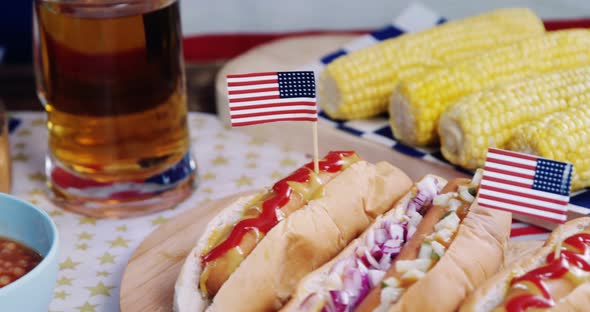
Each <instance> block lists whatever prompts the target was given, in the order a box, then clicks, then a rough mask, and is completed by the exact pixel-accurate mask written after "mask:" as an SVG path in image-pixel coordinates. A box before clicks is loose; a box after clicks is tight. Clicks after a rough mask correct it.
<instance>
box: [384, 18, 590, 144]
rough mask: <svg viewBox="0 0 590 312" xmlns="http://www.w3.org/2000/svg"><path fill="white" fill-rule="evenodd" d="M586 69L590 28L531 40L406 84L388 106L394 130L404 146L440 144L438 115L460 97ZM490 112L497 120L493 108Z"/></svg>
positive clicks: (465, 61) (473, 58) (491, 52)
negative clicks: (553, 73) (545, 75)
mask: <svg viewBox="0 0 590 312" xmlns="http://www.w3.org/2000/svg"><path fill="white" fill-rule="evenodd" d="M586 65H590V30H586V29H574V30H564V31H556V32H548V33H546V34H545V35H542V36H536V37H531V38H528V39H526V40H523V41H521V42H518V43H515V44H512V45H508V46H504V47H500V48H498V49H495V50H492V51H490V52H488V53H484V54H480V55H477V56H474V57H471V58H468V59H465V60H463V61H460V62H456V63H454V64H452V65H450V66H447V67H443V68H440V69H438V70H434V71H431V72H427V73H423V74H419V75H415V76H412V77H410V78H407V79H404V80H402V81H401V82H400V84H399V86H398V88H397V89H396V91H395V92H394V94H393V96H392V100H391V104H390V115H391V117H390V122H391V127H392V130H393V132H394V135H395V136H396V138H398V139H399V140H401V141H403V142H405V143H408V144H411V145H417V146H424V145H433V144H436V143H437V142H438V135H437V132H436V129H437V125H438V122H439V118H440V115H441V114H442V113H443V112H444V111H445V110H446V109H447V107H448V106H449V105H450V104H451V103H453V102H454V101H457V100H459V99H460V98H461V97H462V96H466V95H468V94H470V93H474V92H478V91H481V90H484V89H485V88H488V87H492V86H494V85H497V84H503V83H509V82H513V81H518V80H522V79H525V78H527V77H530V76H533V75H535V74H541V73H545V72H549V71H554V70H561V69H568V68H574V67H579V66H586ZM475 105H476V106H477V104H475ZM487 113H488V114H491V116H489V117H491V118H492V119H493V118H494V115H495V111H494V110H490V111H488V112H487ZM481 117H482V118H483V117H488V116H481ZM490 126H492V125H490Z"/></svg>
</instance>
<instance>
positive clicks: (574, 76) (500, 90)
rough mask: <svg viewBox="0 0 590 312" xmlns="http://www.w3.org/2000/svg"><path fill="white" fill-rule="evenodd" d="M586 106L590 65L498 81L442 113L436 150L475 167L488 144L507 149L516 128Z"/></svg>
mask: <svg viewBox="0 0 590 312" xmlns="http://www.w3.org/2000/svg"><path fill="white" fill-rule="evenodd" d="M589 104H590V66H586V67H580V68H576V69H569V70H562V71H555V72H551V73H545V74H540V75H536V76H534V77H531V78H529V79H525V80H521V81H518V82H514V83H509V84H504V85H498V86H495V87H492V88H490V89H486V90H484V91H482V92H477V93H474V94H471V95H469V96H466V97H463V98H462V99H460V100H459V101H457V102H455V103H454V104H452V105H451V106H450V107H449V109H448V110H447V111H446V112H444V113H443V114H442V116H441V118H440V124H439V128H438V133H439V135H440V138H441V151H442V153H443V156H445V158H446V159H447V160H449V161H450V162H452V163H454V164H457V165H460V166H462V167H465V168H468V169H475V168H477V167H481V166H482V165H483V164H484V162H485V156H486V152H487V150H488V148H489V147H498V148H505V147H506V144H507V143H508V141H509V140H510V138H511V137H512V135H513V134H514V129H515V128H516V127H517V126H519V125H524V124H525V123H527V122H530V121H534V120H537V119H539V118H542V117H543V116H546V115H548V114H551V113H553V112H558V111H561V110H564V109H567V108H569V107H575V106H580V105H589Z"/></svg>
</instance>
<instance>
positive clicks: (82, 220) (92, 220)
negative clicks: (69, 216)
mask: <svg viewBox="0 0 590 312" xmlns="http://www.w3.org/2000/svg"><path fill="white" fill-rule="evenodd" d="M78 224H80V225H82V224H92V225H96V219H95V218H92V217H83V218H80V221H79V222H78Z"/></svg>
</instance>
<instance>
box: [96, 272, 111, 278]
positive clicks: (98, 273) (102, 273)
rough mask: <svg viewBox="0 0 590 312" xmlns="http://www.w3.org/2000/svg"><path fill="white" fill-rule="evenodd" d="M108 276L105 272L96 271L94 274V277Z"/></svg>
mask: <svg viewBox="0 0 590 312" xmlns="http://www.w3.org/2000/svg"><path fill="white" fill-rule="evenodd" d="M110 275H111V273H109V272H107V271H98V272H96V276H104V277H109V276H110Z"/></svg>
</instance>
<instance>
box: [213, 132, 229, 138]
mask: <svg viewBox="0 0 590 312" xmlns="http://www.w3.org/2000/svg"><path fill="white" fill-rule="evenodd" d="M215 137H216V138H218V139H225V138H227V136H226V135H225V133H223V132H219V133H217V134H216V135H215Z"/></svg>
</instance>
